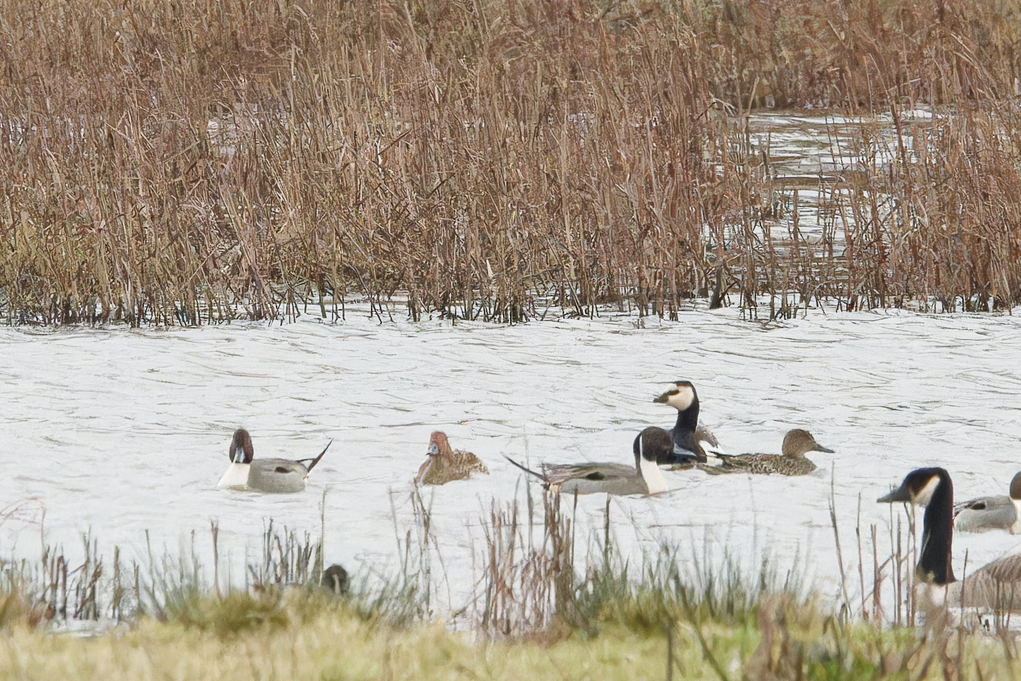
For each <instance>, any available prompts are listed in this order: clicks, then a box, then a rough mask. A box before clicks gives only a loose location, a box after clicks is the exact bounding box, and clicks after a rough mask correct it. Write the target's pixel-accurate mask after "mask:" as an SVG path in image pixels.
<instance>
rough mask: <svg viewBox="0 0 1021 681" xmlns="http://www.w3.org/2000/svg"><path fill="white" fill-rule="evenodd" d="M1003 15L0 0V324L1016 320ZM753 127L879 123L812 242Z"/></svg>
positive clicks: (823, 2) (1012, 69)
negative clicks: (782, 119) (745, 308)
mask: <svg viewBox="0 0 1021 681" xmlns="http://www.w3.org/2000/svg"><path fill="white" fill-rule="evenodd" d="M1017 4H1018V3H1017V2H1002V3H980V4H979V5H978V6H973V5H972V3H968V2H964V1H963V0H952V1H950V2H943V3H939V4H937V5H926V4H915V3H907V2H876V1H874V0H852V2H833V1H827V0H816V1H805V2H794V3H762V2H757V1H744V0H742V1H739V2H726V3H722V4H717V3H713V2H698V1H686V2H680V3H675V4H672V3H671V4H668V3H662V4H659V3H609V4H605V3H598V2H588V1H585V0H574V1H572V0H560V1H557V2H536V1H535V0H520V1H517V2H510V3H504V2H474V3H462V2H456V1H454V0H440V1H439V2H421V3H418V2H410V3H398V2H382V3H370V2H365V1H364V0H354V1H352V2H346V3H312V2H287V1H286V0H285V1H283V2H278V3H254V4H253V3H240V2H222V3H213V2H183V3H165V2H155V1H154V0H140V1H132V2H127V3H111V2H104V1H100V2H91V1H89V2H85V1H83V0H61V1H58V2H49V3H43V2H39V1H38V0H35V1H33V0H2V1H0V66H2V69H0V196H2V198H0V306H2V307H0V310H2V311H3V312H5V313H6V314H5V317H6V319H7V322H8V323H96V322H106V321H124V322H128V323H132V324H141V323H156V324H174V323H181V324H198V323H205V322H207V321H214V320H223V319H230V318H233V317H236V316H243V317H248V318H255V319H258V318H274V317H276V316H278V315H281V314H283V315H293V314H296V313H298V312H299V311H301V309H303V306H304V305H307V304H308V303H313V304H316V303H318V304H319V305H321V306H322V307H321V313H322V314H324V315H329V314H333V315H340V314H342V313H343V311H342V308H341V307H339V306H340V305H342V296H343V295H345V294H356V295H361V296H366V297H368V298H369V300H370V301H371V302H372V303H373V304H374V305H375V304H379V305H380V307H377V308H375V309H376V310H377V312H379V313H380V314H382V312H383V307H382V305H383V304H385V303H387V302H389V301H391V300H393V299H395V296H397V297H399V299H400V300H403V301H406V305H407V308H408V311H409V313H410V315H411V316H412V317H413V318H418V317H419V316H420V315H422V314H428V313H432V312H439V313H441V314H446V315H458V316H464V317H471V318H483V319H492V320H504V321H516V320H522V319H527V318H530V317H534V316H536V315H538V314H540V313H541V312H542V308H541V306H542V305H546V304H552V305H559V306H563V307H565V308H566V309H567V311H568V312H569V313H574V314H592V313H593V311H594V306H596V305H598V304H605V303H612V304H617V305H621V306H623V305H634V306H636V307H637V309H638V311H639V312H640V313H642V314H666V315H671V314H675V313H676V312H677V310H678V309H679V307H680V306H682V305H683V304H685V301H686V300H688V299H690V298H691V297H693V296H711V297H712V303H713V304H714V305H715V304H724V303H726V302H727V301H728V300H729V299H730V298H731V297H733V296H736V297H737V300H738V301H740V302H741V304H744V305H749V306H754V305H755V303H756V302H757V301H758V300H760V299H761V297H762V296H763V295H768V296H771V298H772V299H774V300H773V307H772V308H771V312H772V314H779V313H781V312H784V311H786V312H790V310H791V308H792V306H793V305H796V304H801V303H805V302H808V301H819V302H826V301H830V302H832V303H833V304H836V305H840V306H846V307H849V308H857V307H869V306H877V305H906V304H914V303H920V304H922V305H925V306H928V305H929V304H930V303H932V304H938V306H939V309H960V308H961V307H964V308H966V309H985V308H987V307H989V306H990V305H993V306H995V307H1005V306H1010V305H1014V304H1016V303H1017V302H1018V301H1019V300H1021V265H1019V264H1018V261H1019V259H1021V258H1019V250H1021V244H1019V240H1021V236H1019V235H1021V230H1019V229H1018V223H1019V219H1021V204H1019V196H1018V193H1017V191H1016V187H1017V186H1018V177H1017V174H1018V172H1017V167H1016V166H1017V164H1016V160H1015V159H1016V158H1017V157H1018V125H1017V121H1016V113H1015V105H1014V94H1015V93H1014V87H1015V86H1014V83H1015V82H1016V79H1017V78H1018V76H1019V75H1021V74H1019V73H1018V71H1019V64H1018V57H1017V56H1016V54H1015V52H1016V44H1017V41H1018V38H1019V33H1021V30H1019V28H1018V24H1017V22H1016V21H1014V20H1013V18H1012V17H1015V16H1016V12H1017V9H1018V7H1017ZM767 105H775V106H781V107H800V106H805V105H812V106H826V107H837V108H839V109H840V110H843V111H846V112H849V113H852V114H872V113H874V112H886V113H889V112H892V113H893V114H894V117H895V119H896V120H897V122H898V123H897V133H898V136H897V146H896V149H895V150H893V151H894V153H893V154H892V155H891V157H892V160H890V161H889V162H887V161H883V160H878V159H877V153H876V139H875V137H874V136H873V135H872V134H871V133H870V131H869V129H868V127H867V126H863V127H862V130H861V135H860V140H859V145H860V154H859V157H860V158H859V159H858V160H859V161H860V163H859V168H860V171H861V172H856V173H853V174H846V175H844V176H842V177H841V178H840V182H841V185H840V187H841V191H839V192H832V193H830V194H827V196H829V199H830V202H829V204H828V205H826V206H824V209H825V210H828V211H830V212H831V214H832V215H835V216H840V217H839V218H837V220H836V222H835V223H834V224H835V227H837V228H838V229H839V233H836V230H834V232H833V233H832V234H831V237H830V238H829V239H824V240H823V241H821V242H813V241H810V240H808V239H805V238H803V237H802V236H801V235H800V233H799V230H798V225H797V222H796V220H795V221H792V220H791V219H789V218H786V219H780V217H779V216H778V215H777V214H776V212H775V211H773V210H772V207H773V206H774V205H776V203H777V198H778V192H779V199H780V200H781V202H782V201H788V202H789V201H790V200H791V196H792V192H791V190H789V189H786V188H784V187H783V186H780V187H777V186H776V183H775V182H774V180H775V178H771V177H770V176H769V173H768V166H766V165H764V164H763V163H762V157H761V155H760V154H757V153H756V152H755V150H753V149H752V146H751V143H750V138H749V136H748V134H747V126H746V125H745V124H744V121H745V118H744V115H745V114H746V113H747V112H748V111H750V110H752V109H753V108H757V107H762V106H767ZM919 105H926V106H929V107H932V108H933V109H934V110H935V111H938V112H941V114H940V115H939V116H937V117H936V118H935V119H933V121H932V122H931V123H928V124H924V125H917V124H916V125H915V126H913V127H912V128H910V129H909V127H908V126H906V125H900V123H899V121H900V118H899V112H900V111H901V110H904V109H911V108H914V107H916V106H919ZM776 299H779V303H777V300H776ZM777 304H779V310H778V309H777ZM328 305H329V306H330V307H329V309H327V306H328Z"/></svg>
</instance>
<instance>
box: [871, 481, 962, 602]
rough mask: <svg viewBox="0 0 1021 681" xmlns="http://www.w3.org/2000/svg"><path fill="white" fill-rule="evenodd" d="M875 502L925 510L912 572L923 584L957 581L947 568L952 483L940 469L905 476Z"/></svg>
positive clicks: (951, 531) (949, 545)
mask: <svg viewBox="0 0 1021 681" xmlns="http://www.w3.org/2000/svg"><path fill="white" fill-rule="evenodd" d="M878 501H879V502H895V501H903V502H905V503H909V504H918V505H919V506H923V505H924V506H925V516H924V517H923V519H922V548H921V551H920V553H919V559H918V566H917V567H916V568H915V572H916V573H917V575H918V578H919V579H920V580H921V581H924V582H931V583H933V584H950V583H951V582H955V581H957V578H956V577H954V568H953V566H952V565H951V562H950V558H951V545H952V543H953V531H954V483H953V482H952V481H951V480H950V474H949V473H947V471H946V469H943V468H919V469H917V470H914V471H911V472H910V473H908V475H907V477H906V478H904V482H903V483H901V486H900V487H898V488H897V489H895V490H893V491H892V492H890V493H889V494H887V495H886V496H883V497H880V498H879V499H878Z"/></svg>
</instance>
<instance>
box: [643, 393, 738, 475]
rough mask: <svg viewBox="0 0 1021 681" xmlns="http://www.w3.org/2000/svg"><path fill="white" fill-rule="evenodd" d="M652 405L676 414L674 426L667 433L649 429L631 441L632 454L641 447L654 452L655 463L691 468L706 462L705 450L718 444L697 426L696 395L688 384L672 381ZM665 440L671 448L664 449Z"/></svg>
mask: <svg viewBox="0 0 1021 681" xmlns="http://www.w3.org/2000/svg"><path fill="white" fill-rule="evenodd" d="M653 402H656V403H658V404H668V405H670V406H671V407H673V408H674V409H676V410H677V422H676V423H675V424H674V427H673V428H672V429H671V430H666V429H665V428H658V427H656V426H649V427H648V428H646V429H644V430H643V431H642V432H640V433H639V434H638V436H637V437H635V442H634V445H633V446H632V451H633V452H634V454H635V456H636V457H637V456H639V453H638V450H639V449H640V448H642V447H644V448H646V449H651V450H654V453H655V456H656V461H657V463H659V464H661V465H663V464H681V465H691V464H694V463H695V462H701V463H705V462H706V460H707V459H706V450H705V448H706V447H707V446H709V447H712V448H716V447H718V446H719V443H718V442H717V441H716V438H715V437H714V436H713V434H712V433H710V432H709V431H708V430H707V429H705V428H700V427H699V425H698V393H697V392H696V391H695V386H694V385H692V384H691V381H674V382H673V383H671V384H670V385H668V386H667V387H666V389H665V390H664V391H663V394H661V395H660V396H659V397H657V398H655V399H654V400H653ZM667 437H669V440H670V443H671V446H669V447H668V446H666V444H667Z"/></svg>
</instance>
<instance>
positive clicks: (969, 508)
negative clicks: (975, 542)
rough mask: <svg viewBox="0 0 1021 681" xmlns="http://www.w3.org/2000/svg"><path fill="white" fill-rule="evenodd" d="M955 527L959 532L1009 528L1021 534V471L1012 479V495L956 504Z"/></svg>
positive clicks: (1011, 531) (1014, 532) (1012, 531)
mask: <svg viewBox="0 0 1021 681" xmlns="http://www.w3.org/2000/svg"><path fill="white" fill-rule="evenodd" d="M954 528H955V529H956V530H958V531H959V532H983V531H985V530H1007V531H1008V532H1010V533H1011V534H1021V473H1018V474H1017V475H1015V476H1014V479H1013V480H1011V481H1010V496H1009V497H1005V496H995V497H980V498H978V499H972V500H971V501H965V502H962V503H960V504H957V505H956V506H954Z"/></svg>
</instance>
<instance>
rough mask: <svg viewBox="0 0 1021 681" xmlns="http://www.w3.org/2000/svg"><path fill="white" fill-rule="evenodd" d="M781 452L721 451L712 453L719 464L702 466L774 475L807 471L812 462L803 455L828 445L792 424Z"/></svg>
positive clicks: (784, 439)
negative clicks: (740, 452) (749, 452)
mask: <svg viewBox="0 0 1021 681" xmlns="http://www.w3.org/2000/svg"><path fill="white" fill-rule="evenodd" d="M781 451H782V452H783V454H721V453H719V452H716V453H715V454H714V456H716V457H717V458H719V459H720V460H721V461H722V465H721V466H718V467H713V468H712V469H709V468H706V469H705V470H708V471H709V472H711V473H737V472H740V471H744V472H745V473H760V474H765V475H769V474H776V475H808V474H809V473H811V472H812V471H814V470H815V468H816V466H815V464H814V463H812V461H810V460H809V459H808V457H806V456H805V454H807V453H808V452H828V453H830V454H832V453H833V450H832V449H829V448H828V447H823V446H822V445H821V444H819V443H818V442H816V441H815V438H814V437H813V436H812V434H811V433H809V432H808V431H807V430H802V429H801V428H795V429H793V430H789V431H787V434H786V435H784V438H783V446H782V448H781Z"/></svg>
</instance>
